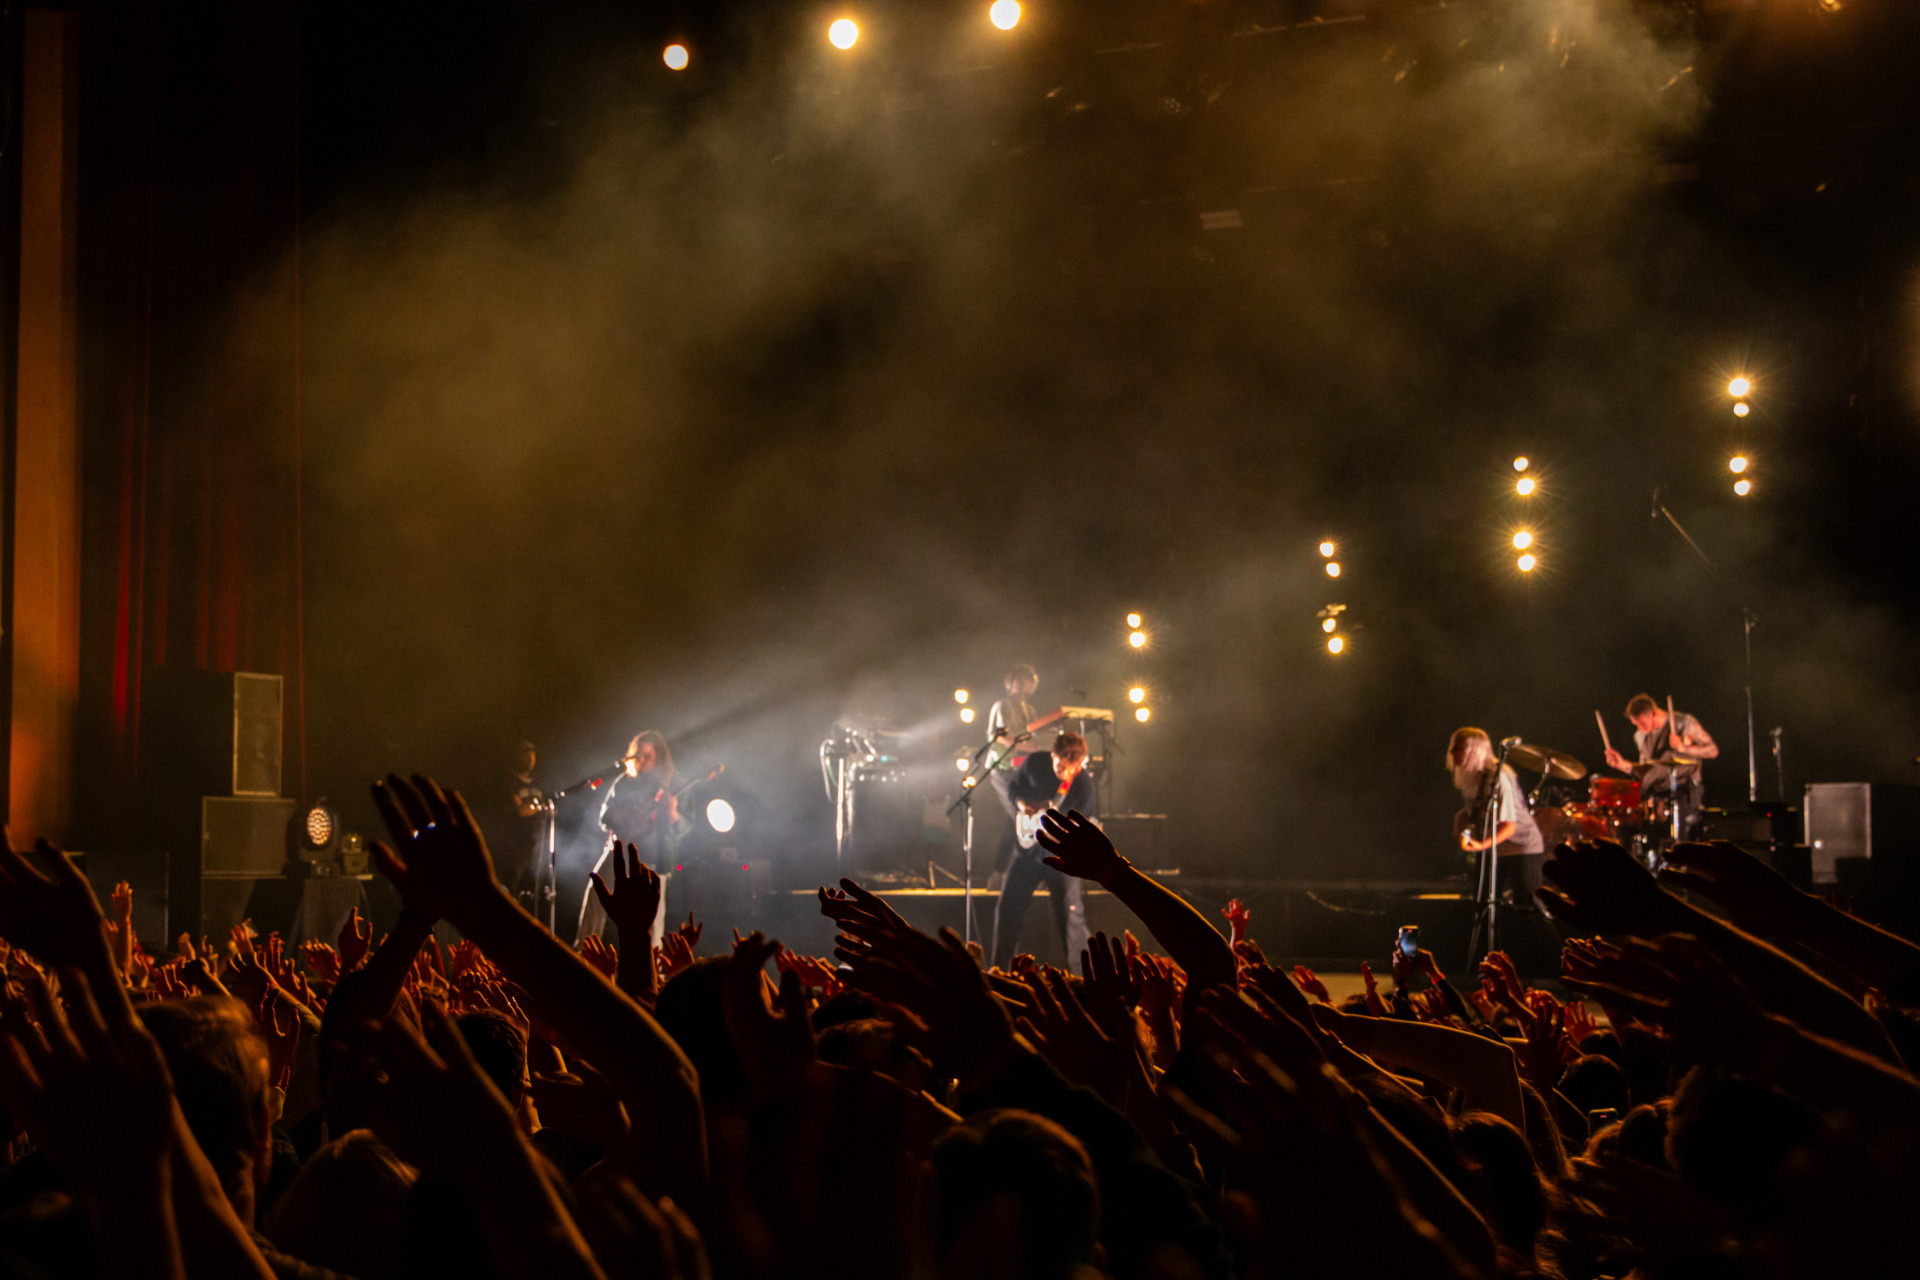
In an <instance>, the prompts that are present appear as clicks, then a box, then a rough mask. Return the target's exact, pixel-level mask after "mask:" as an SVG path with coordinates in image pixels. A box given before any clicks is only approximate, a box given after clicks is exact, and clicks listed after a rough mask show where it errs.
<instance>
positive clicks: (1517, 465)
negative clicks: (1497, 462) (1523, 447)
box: [1513, 458, 1533, 471]
mask: <svg viewBox="0 0 1920 1280" xmlns="http://www.w3.org/2000/svg"><path fill="white" fill-rule="evenodd" d="M1532 465H1533V460H1532V459H1531V458H1515V459H1514V460H1513V469H1514V470H1515V471H1525V470H1526V469H1527V468H1528V467H1530V466H1532Z"/></svg>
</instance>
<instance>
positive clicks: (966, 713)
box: [960, 707, 973, 724]
mask: <svg viewBox="0 0 1920 1280" xmlns="http://www.w3.org/2000/svg"><path fill="white" fill-rule="evenodd" d="M960 723H961V724H972V723H973V708H972V707H962V708H960Z"/></svg>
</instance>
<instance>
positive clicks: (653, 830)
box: [576, 729, 689, 946]
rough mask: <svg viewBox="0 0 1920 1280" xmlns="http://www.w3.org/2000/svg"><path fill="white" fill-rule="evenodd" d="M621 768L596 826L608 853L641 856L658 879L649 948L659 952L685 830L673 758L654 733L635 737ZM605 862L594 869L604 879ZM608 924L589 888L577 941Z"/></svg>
mask: <svg viewBox="0 0 1920 1280" xmlns="http://www.w3.org/2000/svg"><path fill="white" fill-rule="evenodd" d="M621 765H622V768H621V772H620V776H619V777H618V778H616V779H614V783H613V785H612V786H611V787H609V788H608V789H607V798H606V800H605V801H603V802H602V803H601V805H600V826H601V829H602V830H604V831H605V832H606V833H607V848H609V849H610V848H612V845H613V842H614V841H616V840H617V841H620V842H621V843H623V844H630V845H632V846H633V847H634V848H635V849H637V850H639V852H640V860H641V861H642V862H644V863H646V864H647V865H648V866H650V867H652V868H653V869H654V870H655V871H657V872H659V873H660V910H659V911H658V912H657V913H656V914H655V916H654V921H653V942H654V945H655V946H658V945H659V943H660V935H661V931H662V929H663V927H664V925H665V923H666V912H667V888H666V882H667V878H668V877H669V876H671V875H672V874H673V867H674V859H675V858H676V857H677V856H678V855H679V852H680V837H681V835H683V834H684V833H685V831H686V828H687V826H688V825H689V824H687V823H684V822H682V821H681V820H680V800H679V797H678V796H676V795H675V794H674V790H673V777H674V770H673V752H671V751H669V750H668V749H667V740H666V739H665V738H663V737H661V736H660V735H659V734H658V733H655V732H654V731H653V730H652V729H648V730H647V731H646V732H644V733H637V734H635V735H634V736H633V741H631V742H629V743H628V744H627V754H626V756H625V758H624V759H623V760H622V761H621ZM606 861H607V854H606V851H605V850H602V852H601V854H600V860H599V861H598V862H596V863H594V865H593V869H594V870H595V871H601V872H602V875H603V876H605V875H606V874H607V873H606V872H604V871H602V868H603V867H604V866H605V865H606ZM606 924H607V913H606V912H605V911H603V910H601V907H600V901H599V899H597V898H595V897H594V896H593V886H592V885H591V884H589V885H588V886H587V891H586V895H585V899H584V901H582V902H581V904H580V930H579V933H578V934H577V935H576V937H580V938H584V937H586V936H587V935H588V934H594V935H598V934H599V933H600V932H601V931H602V930H603V929H605V928H606ZM620 941H621V943H622V945H625V944H626V943H628V942H633V943H634V944H635V945H638V939H628V938H622V939H621V940H620Z"/></svg>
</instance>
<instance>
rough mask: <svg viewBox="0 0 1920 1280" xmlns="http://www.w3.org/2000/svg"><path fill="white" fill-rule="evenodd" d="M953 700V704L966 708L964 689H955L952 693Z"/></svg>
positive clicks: (965, 692)
mask: <svg viewBox="0 0 1920 1280" xmlns="http://www.w3.org/2000/svg"><path fill="white" fill-rule="evenodd" d="M953 700H954V701H955V702H957V703H959V704H960V705H961V706H963V707H964V706H966V705H967V691H966V690H965V689H955V690H954V691H953Z"/></svg>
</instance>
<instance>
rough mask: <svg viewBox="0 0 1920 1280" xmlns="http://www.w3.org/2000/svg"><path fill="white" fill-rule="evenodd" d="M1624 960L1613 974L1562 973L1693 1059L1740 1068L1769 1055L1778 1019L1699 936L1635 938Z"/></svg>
mask: <svg viewBox="0 0 1920 1280" xmlns="http://www.w3.org/2000/svg"><path fill="white" fill-rule="evenodd" d="M1622 961H1623V962H1622V963H1619V964H1616V965H1615V966H1613V967H1612V969H1611V970H1610V974H1609V981H1606V982H1591V981H1586V980H1582V979H1576V978H1564V979H1562V981H1563V982H1565V984H1566V985H1567V986H1569V987H1572V988H1573V989H1574V990H1576V991H1581V992H1585V993H1587V994H1589V995H1592V996H1593V997H1594V998H1595V999H1597V1000H1599V1001H1600V1003H1601V1004H1602V1005H1603V1006H1605V1007H1606V1008H1608V1009H1610V1010H1611V1009H1616V1008H1617V1009H1619V1010H1620V1011H1621V1012H1623V1013H1625V1014H1627V1015H1628V1016H1630V1017H1632V1018H1634V1019H1636V1020H1638V1021H1640V1022H1643V1023H1646V1024H1649V1025H1650V1026H1652V1027H1654V1028H1657V1032H1655V1035H1656V1037H1657V1038H1658V1039H1660V1040H1662V1041H1663V1042H1665V1044H1666V1045H1667V1047H1668V1048H1669V1050H1670V1051H1671V1052H1672V1053H1673V1054H1674V1055H1675V1056H1677V1057H1679V1058H1680V1059H1681V1060H1683V1061H1685V1062H1689V1063H1700V1062H1704V1063H1709V1064H1712V1065H1715V1066H1725V1067H1729V1068H1732V1069H1735V1070H1739V1069H1742V1068H1747V1067H1751V1066H1752V1065H1753V1063H1754V1062H1755V1061H1756V1060H1758V1059H1759V1058H1760V1057H1762V1056H1763V1054H1764V1049H1765V1045H1766V1044H1767V1038H1768V1035H1769V1033H1770V1019H1768V1017H1767V1015H1766V1013H1765V1012H1764V1011H1763V1010H1762V1009H1761V1008H1760V1007H1759V1006H1758V1005H1757V1004H1755V1003H1754V1001H1753V998H1752V997H1751V996H1750V995H1748V993H1747V990H1746V988H1745V987H1743V986H1741V985H1740V981H1739V979H1738V978H1736V977H1735V976H1734V974H1733V972H1732V970H1730V969H1728V968H1727V967H1726V965H1725V964H1723V963H1722V962H1721V961H1720V960H1719V958H1718V957H1716V956H1715V955H1714V954H1713V953H1712V952H1711V951H1709V950H1707V948H1706V947H1704V946H1703V945H1701V943H1700V941H1699V940H1698V939H1696V938H1693V937H1690V936H1688V935H1686V934H1668V935H1666V936H1664V937H1662V938H1659V939H1657V940H1655V941H1654V942H1651V943H1646V942H1635V943H1632V944H1630V945H1629V946H1627V947H1626V948H1625V949H1624V952H1623V957H1622Z"/></svg>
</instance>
